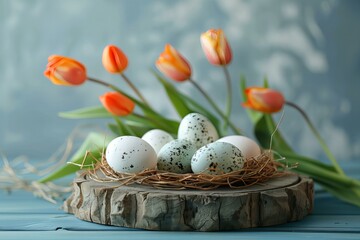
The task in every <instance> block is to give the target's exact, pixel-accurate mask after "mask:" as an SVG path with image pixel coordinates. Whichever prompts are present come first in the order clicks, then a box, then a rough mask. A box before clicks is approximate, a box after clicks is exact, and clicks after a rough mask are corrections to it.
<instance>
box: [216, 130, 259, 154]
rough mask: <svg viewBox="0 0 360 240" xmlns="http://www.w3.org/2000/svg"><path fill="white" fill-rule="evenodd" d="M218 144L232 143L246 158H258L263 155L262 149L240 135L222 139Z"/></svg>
mask: <svg viewBox="0 0 360 240" xmlns="http://www.w3.org/2000/svg"><path fill="white" fill-rule="evenodd" d="M218 142H227V143H231V144H232V145H234V146H235V147H237V148H238V149H240V151H241V152H242V154H243V155H244V157H245V159H246V158H251V157H256V156H259V155H260V154H261V149H260V147H259V145H258V144H257V143H256V142H255V141H254V140H252V139H250V138H248V137H244V136H240V135H233V136H226V137H223V138H220V139H219V140H218Z"/></svg>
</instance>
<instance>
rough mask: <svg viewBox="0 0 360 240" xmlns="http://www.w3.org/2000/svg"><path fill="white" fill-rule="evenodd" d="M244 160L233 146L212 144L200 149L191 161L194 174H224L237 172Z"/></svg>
mask: <svg viewBox="0 0 360 240" xmlns="http://www.w3.org/2000/svg"><path fill="white" fill-rule="evenodd" d="M244 161H245V158H244V156H243V154H242V153H241V151H240V150H239V149H238V148H237V147H235V146H234V145H232V144H230V143H226V142H214V143H210V144H207V145H205V146H203V147H202V148H200V149H199V150H198V151H196V153H195V154H194V156H193V157H192V159H191V169H192V170H193V172H194V173H204V174H215V175H216V174H217V175H218V174H224V173H230V172H233V171H239V170H241V168H242V167H243V165H244Z"/></svg>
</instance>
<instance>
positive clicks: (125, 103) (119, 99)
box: [99, 92, 135, 116]
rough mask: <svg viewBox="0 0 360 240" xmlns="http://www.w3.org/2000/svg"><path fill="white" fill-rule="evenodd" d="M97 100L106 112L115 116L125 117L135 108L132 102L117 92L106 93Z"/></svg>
mask: <svg viewBox="0 0 360 240" xmlns="http://www.w3.org/2000/svg"><path fill="white" fill-rule="evenodd" d="M99 99H100V102H101V103H102V104H103V106H104V107H105V108H106V110H107V111H108V112H109V113H111V114H113V115H115V116H126V115H128V114H130V113H132V112H133V110H134V108H135V103H134V102H133V101H131V100H130V99H129V98H128V97H126V96H124V95H122V94H120V93H118V92H107V93H105V94H104V95H102V96H100V98H99Z"/></svg>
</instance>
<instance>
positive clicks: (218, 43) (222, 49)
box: [200, 29, 232, 65]
mask: <svg viewBox="0 0 360 240" xmlns="http://www.w3.org/2000/svg"><path fill="white" fill-rule="evenodd" d="M200 41H201V46H202V48H203V50H204V53H205V56H206V58H207V59H208V61H209V62H210V63H211V64H214V65H227V64H229V63H230V62H231V59H232V53H231V48H230V45H229V43H228V41H227V40H226V37H225V34H224V33H223V31H222V30H221V29H217V30H216V29H210V30H208V31H207V32H205V33H203V34H201V37H200Z"/></svg>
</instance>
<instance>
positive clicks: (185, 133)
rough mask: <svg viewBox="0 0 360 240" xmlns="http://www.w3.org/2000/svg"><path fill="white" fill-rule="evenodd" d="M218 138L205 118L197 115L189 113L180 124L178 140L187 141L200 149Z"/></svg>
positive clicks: (212, 126)
mask: <svg viewBox="0 0 360 240" xmlns="http://www.w3.org/2000/svg"><path fill="white" fill-rule="evenodd" d="M218 138H219V135H218V133H217V131H216V128H215V127H214V125H213V124H212V123H211V122H210V121H209V119H207V118H206V117H205V116H203V115H201V114H199V113H190V114H188V115H186V116H185V117H184V118H183V119H182V120H181V122H180V126H179V129H178V139H187V140H189V141H191V142H193V144H194V145H195V146H196V148H200V147H202V146H204V145H206V144H208V143H212V142H214V141H216V140H217V139H218Z"/></svg>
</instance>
